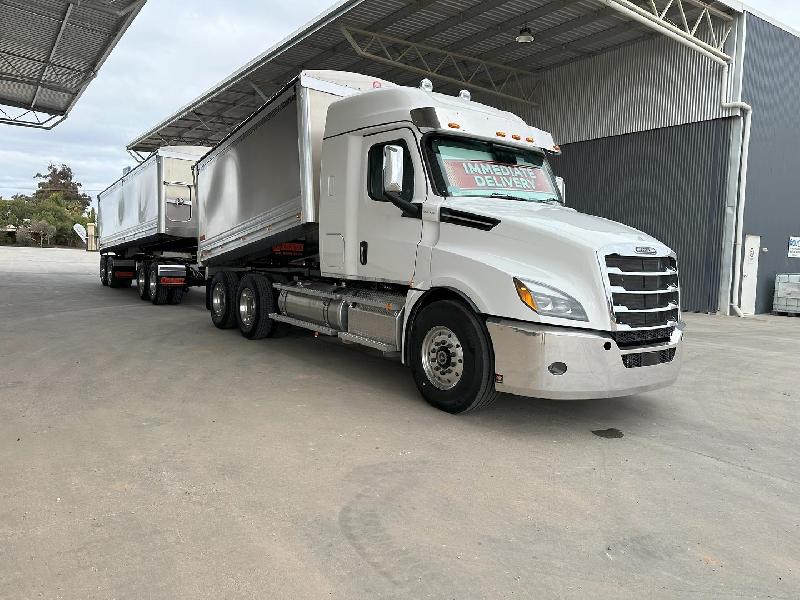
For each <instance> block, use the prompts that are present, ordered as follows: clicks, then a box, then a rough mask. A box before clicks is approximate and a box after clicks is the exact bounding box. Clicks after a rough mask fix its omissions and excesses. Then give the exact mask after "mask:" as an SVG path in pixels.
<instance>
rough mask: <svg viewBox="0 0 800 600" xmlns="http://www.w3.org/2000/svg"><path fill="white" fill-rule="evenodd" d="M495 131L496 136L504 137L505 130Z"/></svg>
mask: <svg viewBox="0 0 800 600" xmlns="http://www.w3.org/2000/svg"><path fill="white" fill-rule="evenodd" d="M495 133H496V135H497V137H506V132H505V131H497V132H495Z"/></svg>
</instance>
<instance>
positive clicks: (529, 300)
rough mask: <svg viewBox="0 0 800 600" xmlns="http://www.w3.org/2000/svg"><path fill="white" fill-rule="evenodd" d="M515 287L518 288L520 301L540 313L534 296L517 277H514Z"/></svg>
mask: <svg viewBox="0 0 800 600" xmlns="http://www.w3.org/2000/svg"><path fill="white" fill-rule="evenodd" d="M514 286H515V287H516V288H517V294H518V295H519V299H520V300H522V303H523V304H525V306H527V307H528V308H530V309H531V310H535V311H537V312H538V309H537V308H536V300H534V299H533V294H531V291H530V290H529V289H528V287H527V286H526V285H525V284H524V283H522V282H521V281H520V280H519V279H517V278H516V277H514Z"/></svg>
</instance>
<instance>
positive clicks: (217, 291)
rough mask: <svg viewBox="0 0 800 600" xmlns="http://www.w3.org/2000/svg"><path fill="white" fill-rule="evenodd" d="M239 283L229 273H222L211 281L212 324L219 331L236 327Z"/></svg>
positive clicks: (234, 275)
mask: <svg viewBox="0 0 800 600" xmlns="http://www.w3.org/2000/svg"><path fill="white" fill-rule="evenodd" d="M238 283H239V278H238V277H237V276H236V274H235V273H231V272H229V271H220V272H219V273H217V274H216V275H214V277H213V278H212V279H211V294H210V296H211V298H210V300H211V322H212V323H214V325H215V326H216V327H218V328H219V329H233V328H234V327H236V312H237V308H238V307H237V306H236V301H235V300H234V298H236V297H237V294H236V289H237V285H238Z"/></svg>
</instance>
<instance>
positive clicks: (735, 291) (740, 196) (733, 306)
mask: <svg viewBox="0 0 800 600" xmlns="http://www.w3.org/2000/svg"><path fill="white" fill-rule="evenodd" d="M729 68H730V67H729V66H728V65H727V64H726V65H725V66H724V67H723V68H722V102H721V103H720V106H721V107H722V108H723V109H725V110H739V111H741V113H742V115H741V116H742V130H743V131H742V150H741V154H740V156H739V178H738V179H739V186H738V193H737V198H736V237H735V241H734V246H733V264H732V265H731V269H732V270H733V274H732V283H731V292H730V311H731V312H732V313H733V314H735V315H736V316H737V317H743V316H744V315H743V314H742V292H741V289H740V288H741V283H742V271H743V269H744V257H743V256H742V247H743V245H744V243H743V241H744V212H745V208H746V206H747V167H748V163H749V158H750V133H751V130H752V123H753V107H752V106H750V105H749V104H747V103H746V102H728V101H727V97H728V73H729Z"/></svg>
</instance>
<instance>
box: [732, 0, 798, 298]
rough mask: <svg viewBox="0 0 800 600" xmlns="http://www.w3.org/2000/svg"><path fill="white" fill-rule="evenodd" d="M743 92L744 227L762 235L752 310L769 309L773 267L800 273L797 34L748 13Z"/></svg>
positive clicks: (777, 269)
mask: <svg viewBox="0 0 800 600" xmlns="http://www.w3.org/2000/svg"><path fill="white" fill-rule="evenodd" d="M742 98H743V100H744V101H745V102H748V103H749V104H751V105H752V107H753V129H752V137H751V141H750V159H749V161H748V162H749V167H748V179H747V208H746V212H745V219H744V233H745V234H748V233H749V234H753V235H760V236H761V246H762V247H766V248H767V249H768V250H769V251H768V252H762V253H761V256H760V257H759V269H758V271H759V272H758V291H757V295H756V311H757V312H768V311H770V310H771V309H772V298H773V292H774V286H775V275H776V274H777V273H787V272H789V273H800V258H788V252H787V249H788V244H789V236H791V235H795V236H798V235H800V191H799V190H800V186H798V181H800V38H798V37H796V36H794V35H792V34H791V33H788V32H786V31H784V30H783V29H780V28H778V27H776V26H775V25H772V24H771V23H768V22H766V21H764V20H762V19H759V18H758V17H755V16H753V15H752V14H748V15H747V43H746V48H745V55H744V81H743V89H742Z"/></svg>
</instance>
